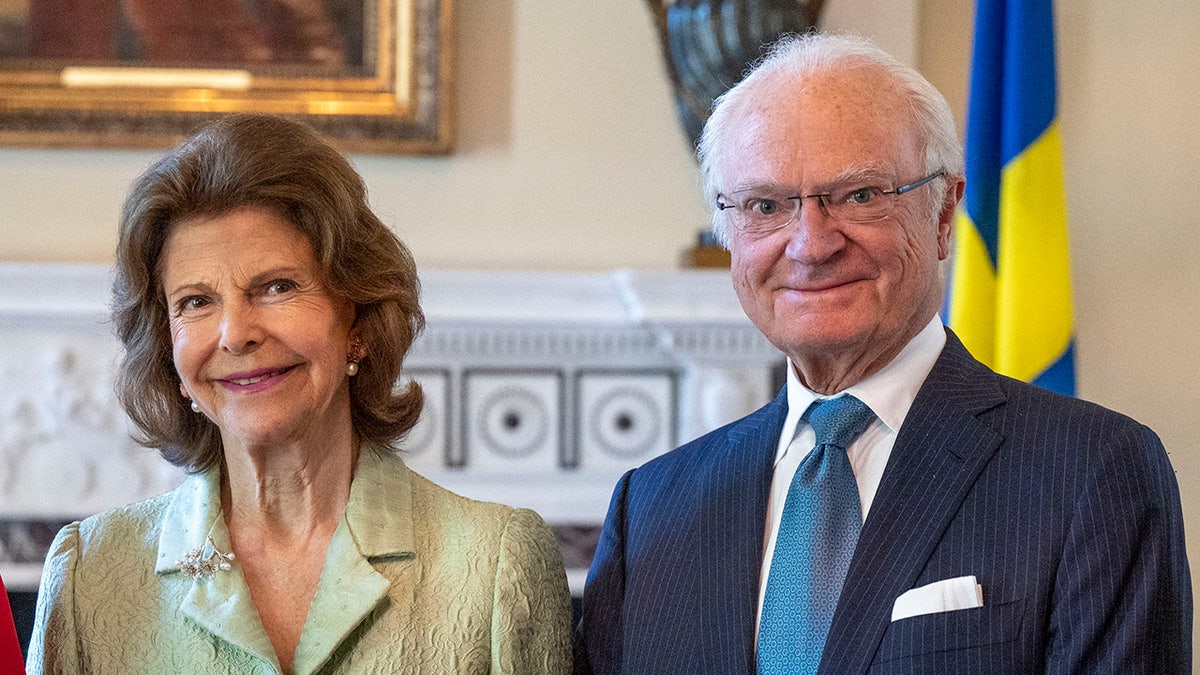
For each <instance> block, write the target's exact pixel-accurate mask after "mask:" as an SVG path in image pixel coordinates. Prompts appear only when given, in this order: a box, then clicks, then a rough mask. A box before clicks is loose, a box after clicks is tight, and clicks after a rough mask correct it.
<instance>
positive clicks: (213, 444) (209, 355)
mask: <svg viewBox="0 0 1200 675" xmlns="http://www.w3.org/2000/svg"><path fill="white" fill-rule="evenodd" d="M114 293H115V298H114V311H113V320H114V323H115V325H116V331H117V334H118V335H119V337H120V339H121V341H122V342H123V343H124V346H125V358H124V361H123V363H122V364H121V369H120V376H119V381H118V394H119V396H120V399H121V402H122V404H123V405H124V406H125V409H126V410H127V412H128V413H129V416H130V417H131V418H132V419H133V421H134V423H135V424H136V425H137V427H138V429H139V430H140V432H141V438H140V439H139V440H140V441H141V442H143V443H145V444H146V445H149V446H152V447H156V448H160V449H161V451H162V454H163V456H164V457H165V458H166V459H167V460H168V461H170V462H172V463H174V464H176V465H179V466H181V467H184V468H186V469H187V470H188V472H189V473H190V475H189V477H188V478H187V479H186V480H185V481H184V482H183V484H182V485H181V486H180V487H178V488H177V489H175V490H173V491H171V492H169V493H167V494H165V495H162V496H159V497H157V498H154V499H150V500H147V501H145V502H141V503H138V504H134V505H132V506H128V507H124V508H120V509H116V510H114V511H110V512H108V513H104V514H101V515H98V516H94V517H92V518H88V519H86V520H83V521H82V522H77V523H72V524H70V525H68V526H66V527H65V528H63V530H62V531H61V532H60V533H59V535H58V537H57V539H56V540H55V541H54V544H53V545H52V547H51V549H50V553H49V556H48V558H47V563H46V568H45V572H44V576H43V579H42V587H41V594H40V597H39V599H38V609H37V620H36V627H35V634H34V637H33V641H32V644H31V646H30V655H29V666H30V670H31V671H32V672H34V673H38V672H43V671H46V672H96V673H134V672H146V673H150V672H153V673H202V672H213V673H233V672H237V673H250V672H253V673H272V672H294V673H312V672H315V671H320V672H322V673H333V672H338V673H341V672H353V673H365V672H428V673H480V672H489V671H491V672H516V673H554V672H565V671H566V670H567V669H568V668H569V665H570V664H569V662H570V653H569V630H570V627H569V624H570V606H569V605H570V601H569V597H568V593H567V586H566V577H565V574H564V572H563V566H562V560H561V558H560V557H559V554H558V551H557V548H556V547H555V542H554V539H553V536H552V534H551V533H550V531H549V529H548V528H547V527H546V525H545V523H543V522H542V520H541V519H540V518H539V517H538V516H537V515H536V514H534V513H533V512H531V511H528V510H521V509H512V508H509V507H505V506H500V505H496V504H487V503H481V502H475V501H471V500H469V499H466V498H463V497H460V496H457V495H455V494H452V493H450V492H447V491H446V490H443V489H441V488H439V487H438V486H436V485H434V484H432V483H430V482H429V481H427V480H425V479H423V478H421V477H420V476H417V475H416V474H414V473H413V472H412V471H410V470H409V469H408V468H407V467H406V466H405V465H404V462H403V461H402V460H401V459H400V458H399V457H398V456H397V455H396V454H395V453H394V452H393V448H394V447H395V446H394V443H395V442H396V441H397V439H399V438H401V437H402V436H403V435H404V433H405V432H407V431H408V430H409V429H411V428H412V426H413V425H414V424H415V423H416V421H417V416H418V414H419V412H420V410H421V404H422V396H421V390H420V388H419V387H418V386H417V385H416V384H415V383H414V384H409V385H408V386H407V387H406V388H401V389H400V390H399V391H398V392H397V391H395V390H394V389H393V387H394V384H395V383H396V380H397V377H398V376H399V374H400V366H401V362H402V360H403V358H404V355H405V352H406V351H407V350H408V348H409V346H410V345H411V344H412V341H413V339H414V337H415V336H416V334H417V332H418V331H419V330H420V328H421V327H422V325H423V321H424V319H423V316H422V314H421V310H420V308H419V306H418V302H417V295H418V288H417V278H416V270H415V268H414V265H413V261H412V257H411V256H410V254H409V252H408V250H407V249H406V248H405V247H404V245H403V244H402V243H401V242H400V241H399V240H398V239H397V238H396V237H395V235H393V234H392V233H391V232H390V231H389V230H388V229H387V228H386V227H384V225H383V224H382V223H381V222H380V221H379V219H378V218H377V217H376V216H375V215H374V214H373V213H372V212H371V211H370V209H369V208H368V206H367V201H366V192H365V188H364V186H363V183H362V180H361V179H360V178H359V177H358V175H357V174H356V173H355V172H354V171H353V169H352V168H351V167H350V165H349V163H347V161H346V160H345V158H343V157H342V156H341V155H340V154H338V153H337V152H336V151H334V150H333V149H331V148H330V147H329V146H328V145H326V144H325V143H324V142H323V141H321V140H320V139H319V138H318V137H317V136H316V135H315V134H314V133H313V132H312V131H310V130H309V129H307V128H306V127H303V126H301V125H299V124H295V123H292V122H288V121H285V120H282V119H278V118H272V117H265V116H234V117H228V118H225V119H224V120H222V121H220V122H217V123H215V124H213V125H211V126H209V127H207V128H205V129H204V130H202V131H201V132H200V133H199V134H198V135H196V136H194V137H193V138H191V139H189V140H188V141H187V142H185V143H183V144H182V145H180V146H179V147H178V148H176V149H175V150H174V151H173V152H172V153H170V154H169V155H168V156H166V157H165V158H164V159H162V160H161V161H159V162H158V163H157V164H155V165H154V166H152V167H151V168H150V169H149V170H148V171H147V172H146V173H145V174H144V175H142V177H141V178H140V179H139V180H138V181H137V182H136V183H135V185H134V187H133V189H132V191H131V193H130V195H129V197H128V199H127V200H126V202H125V207H124V209H123V212H122V215H121V227H120V241H119V244H118V247H117V263H116V280H115V283H114Z"/></svg>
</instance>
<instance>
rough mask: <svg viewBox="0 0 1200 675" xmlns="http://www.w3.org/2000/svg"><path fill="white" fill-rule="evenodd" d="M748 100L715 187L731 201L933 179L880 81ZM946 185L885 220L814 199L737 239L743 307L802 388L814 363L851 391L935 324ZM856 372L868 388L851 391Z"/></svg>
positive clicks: (852, 75) (944, 245)
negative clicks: (771, 190)
mask: <svg viewBox="0 0 1200 675" xmlns="http://www.w3.org/2000/svg"><path fill="white" fill-rule="evenodd" d="M751 96H752V97H754V98H755V100H754V101H753V102H751V103H750V104H749V105H747V106H746V107H744V108H743V109H742V110H741V111H740V113H739V114H737V115H736V119H735V120H733V123H732V125H731V128H730V134H729V136H728V139H727V143H726V145H725V147H724V148H723V149H722V152H723V154H722V158H721V160H720V161H721V165H720V167H719V168H720V173H719V175H720V179H719V180H720V184H719V185H718V186H717V187H718V188H719V189H720V190H721V191H722V192H723V193H724V194H729V193H731V192H734V191H737V190H740V189H744V188H747V187H751V186H777V187H786V188H788V189H789V191H792V190H794V192H793V194H814V193H822V192H825V191H827V190H828V189H829V188H830V187H831V186H833V185H837V184H842V183H844V182H845V181H846V180H847V178H848V177H850V176H854V177H855V178H854V179H853V180H854V182H865V183H867V184H873V185H877V186H880V187H883V188H887V189H890V188H895V187H896V186H898V185H904V184H907V183H911V182H914V181H916V180H918V179H920V178H923V177H924V176H925V175H926V167H925V160H924V145H923V143H922V142H921V140H920V139H919V138H918V137H917V134H916V133H915V131H914V130H913V129H912V124H911V122H910V121H909V120H910V119H911V117H910V115H909V114H908V112H907V110H906V109H905V106H904V104H903V102H902V100H901V99H900V96H899V94H897V93H896V92H894V90H893V89H892V88H891V86H890V80H889V79H887V78H886V77H884V76H883V75H882V74H880V73H879V72H878V71H875V70H868V69H856V70H842V71H840V72H833V73H828V74H822V75H818V76H809V77H807V78H805V79H804V80H803V81H796V80H793V81H781V80H779V79H777V80H775V81H774V82H771V81H767V82H763V83H760V84H759V85H758V86H757V89H756V91H754V92H751ZM941 180H943V179H937V180H935V181H933V182H932V183H930V184H929V185H927V186H922V187H920V188H917V189H915V190H913V191H911V192H907V193H905V194H903V195H898V196H896V197H895V208H894V210H893V211H892V212H891V213H890V215H888V216H887V217H885V218H884V219H883V220H879V221H875V222H869V223H852V222H843V221H840V220H838V219H836V218H834V217H830V216H828V215H827V214H826V213H825V212H824V211H823V209H822V208H821V207H820V204H819V203H818V200H817V199H804V200H803V202H802V205H801V208H800V212H799V215H798V216H797V217H796V218H795V219H794V220H793V221H792V222H791V223H789V224H788V225H787V226H786V227H784V228H782V229H780V230H776V231H774V232H770V233H767V234H748V233H744V232H740V231H738V230H737V229H736V228H734V227H730V228H729V234H730V249H731V252H732V255H733V270H732V272H733V283H734V287H735V289H736V291H737V294H738V298H739V299H740V300H741V303H742V307H743V309H744V310H745V312H746V314H747V315H748V316H749V317H750V319H751V321H753V322H754V324H755V325H756V326H758V328H759V330H761V331H762V332H763V334H764V335H766V337H767V339H769V340H770V341H771V342H772V343H773V344H774V345H775V346H776V347H778V348H779V349H781V350H782V351H783V352H784V353H786V354H787V355H788V356H790V357H791V358H792V360H793V362H795V363H796V365H797V368H798V369H799V373H800V375H801V377H802V378H803V377H804V376H805V371H806V366H808V365H811V366H813V367H819V368H820V369H821V370H822V371H823V372H824V371H829V370H831V369H832V370H833V371H834V374H835V375H837V376H836V377H833V378H832V379H833V381H834V382H836V383H837V384H838V386H837V388H838V389H840V388H844V387H845V386H849V385H851V384H853V383H854V381H857V379H861V377H864V376H866V375H869V374H871V373H873V372H875V371H877V370H878V369H879V368H881V367H883V366H884V365H886V364H887V363H888V362H889V361H890V360H891V359H892V358H893V357H894V356H895V355H896V354H897V353H898V352H899V350H900V349H901V348H903V346H904V345H905V344H907V342H908V341H909V340H910V339H911V338H912V337H913V336H914V335H916V333H917V332H919V331H920V330H921V328H923V327H924V326H925V324H927V323H928V322H929V320H930V319H931V318H932V317H933V315H934V313H935V312H936V311H937V308H938V305H939V304H940V301H941V294H942V285H941V282H940V279H939V276H938V264H939V261H940V260H942V259H945V258H946V256H947V255H948V252H949V240H950V231H951V222H952V217H953V208H954V201H955V198H956V195H957V192H958V189H957V188H959V187H960V185H959V184H958V183H957V180H958V179H957V178H955V179H953V180H954V181H955V183H954V184H953V186H952V189H951V190H950V196H949V198H948V199H947V200H946V203H945V204H942V205H941V207H942V208H941V209H940V211H941V212H940V215H938V216H934V215H933V213H934V209H933V201H932V200H933V199H934V197H935V196H936V195H938V194H939V193H940V190H941V187H942V184H941V183H940V181H941ZM850 374H855V375H857V379H855V378H853V377H852V378H851V379H853V380H854V381H843V380H844V377H846V376H849V375H850ZM821 379H824V380H828V379H829V378H825V377H822V378H821ZM806 384H808V385H809V386H810V387H814V388H817V389H818V390H820V389H822V388H824V387H822V386H821V385H820V384H819V383H816V382H806Z"/></svg>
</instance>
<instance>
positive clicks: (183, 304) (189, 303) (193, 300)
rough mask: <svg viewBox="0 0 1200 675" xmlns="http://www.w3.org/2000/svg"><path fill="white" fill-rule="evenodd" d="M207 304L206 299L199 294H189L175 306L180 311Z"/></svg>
mask: <svg viewBox="0 0 1200 675" xmlns="http://www.w3.org/2000/svg"><path fill="white" fill-rule="evenodd" d="M207 304H208V299H207V298H205V297H203V296H200V295H189V296H188V297H186V298H183V299H181V300H180V301H179V303H178V304H177V305H176V307H177V308H178V309H179V311H181V312H186V311H188V310H191V309H200V308H201V307H204V306H205V305H207Z"/></svg>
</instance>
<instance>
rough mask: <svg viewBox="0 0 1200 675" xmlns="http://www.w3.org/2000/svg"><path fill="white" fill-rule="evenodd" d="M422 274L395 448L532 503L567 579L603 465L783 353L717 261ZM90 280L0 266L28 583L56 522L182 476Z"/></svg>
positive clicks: (0, 314)
mask: <svg viewBox="0 0 1200 675" xmlns="http://www.w3.org/2000/svg"><path fill="white" fill-rule="evenodd" d="M422 283H423V287H422V302H423V306H424V309H425V311H426V315H427V318H428V328H427V330H426V332H425V333H424V335H422V336H421V337H420V338H419V339H418V340H417V342H416V343H415V344H414V346H413V349H412V351H411V352H410V354H409V357H408V360H407V361H406V367H405V374H404V377H409V378H413V379H416V380H417V381H419V382H420V383H421V384H422V386H423V387H424V389H425V393H426V410H425V413H424V415H423V417H422V420H421V422H420V423H419V424H418V425H417V427H416V428H415V429H413V431H412V432H411V433H410V434H409V435H408V437H407V438H405V439H404V440H403V441H402V442H401V444H400V446H401V447H400V450H401V453H402V456H404V457H405V459H406V461H407V462H408V463H409V464H410V465H411V466H412V467H413V468H414V469H416V470H417V471H419V472H421V473H423V474H424V475H426V476H428V477H429V478H431V479H432V480H434V481H436V482H438V483H441V484H443V485H445V486H446V487H447V488H449V489H451V490H454V491H456V492H460V493H462V494H466V495H468V496H471V497H474V498H477V499H486V500H489V501H497V502H503V503H507V504H513V505H516V506H524V507H528V508H533V509H535V510H537V511H538V512H539V513H541V514H542V516H543V517H545V518H546V519H547V521H549V522H550V523H551V524H552V525H553V526H554V527H555V529H556V532H558V534H559V538H560V542H562V544H563V546H564V555H565V557H566V559H567V560H569V561H572V566H573V567H574V568H575V569H573V570H572V573H571V579H572V583H573V585H574V586H579V585H580V584H581V583H582V578H583V576H582V569H581V568H580V567H579V566H586V561H587V560H590V557H591V553H590V551H591V548H592V547H594V545H595V540H594V537H595V534H596V528H597V526H598V525H599V523H600V522H601V521H602V520H603V518H604V513H605V509H606V508H607V505H608V500H609V496H610V493H611V490H612V487H613V485H614V484H615V482H616V480H617V479H618V478H619V477H620V475H621V473H623V472H624V471H626V470H627V469H629V468H630V467H633V466H636V465H638V464H641V463H643V462H645V461H647V460H648V459H650V458H652V457H654V456H656V455H658V454H661V453H663V452H666V451H668V450H670V449H671V448H672V447H674V446H675V445H677V444H679V443H680V442H682V441H686V440H689V439H690V438H693V437H695V436H697V435H699V434H701V433H704V432H706V431H708V430H710V429H712V428H715V427H716V426H719V425H721V424H724V423H726V422H728V421H730V420H733V419H735V418H737V417H740V416H741V415H743V414H745V413H747V412H750V411H751V410H753V409H754V408H756V407H758V406H759V405H762V403H764V402H765V401H766V400H767V399H769V398H770V396H772V395H773V394H774V388H775V386H776V382H777V381H778V377H777V371H778V368H779V364H780V363H781V362H782V357H781V356H780V354H779V353H778V352H777V351H776V350H775V349H774V348H773V347H771V346H770V345H769V344H768V343H767V342H766V341H765V340H764V339H763V338H762V336H761V335H760V334H759V333H758V332H757V330H755V329H754V327H753V326H752V325H751V324H750V323H749V322H748V321H747V320H746V318H745V316H744V315H743V314H742V312H741V308H740V306H739V305H738V303H737V299H736V297H735V296H734V294H733V291H732V288H731V287H730V284H729V279H728V273H726V272H713V271H679V272H666V271H664V272H643V271H628V270H621V271H615V272H610V273H604V274H552V273H526V272H486V273H485V272H448V271H432V272H427V273H425V274H423V275H422ZM109 285H110V283H109V271H108V269H106V268H104V267H100V266H71V265H18V264H0V377H2V378H3V380H2V381H3V382H4V383H5V386H4V387H3V388H0V571H2V572H3V575H4V578H5V581H6V583H8V584H9V585H16V586H29V585H32V584H35V583H36V580H37V575H38V570H39V569H40V564H41V556H42V555H43V554H44V551H45V547H46V546H47V545H48V544H49V539H50V538H52V537H53V533H54V531H55V530H56V529H57V528H58V527H59V526H61V524H62V523H63V522H66V521H69V520H72V519H75V518H79V517H83V516H86V515H89V514H92V513H95V512H97V511H100V510H104V509H107V508H111V507H113V506H116V505H119V504H123V503H128V502H131V501H135V500H138V499H143V498H146V497H149V496H153V495H155V494H158V493H160V492H162V491H164V490H167V489H169V488H170V487H172V486H173V485H174V484H176V482H177V481H178V480H180V479H181V477H182V474H181V472H180V471H178V470H177V469H174V468H173V467H170V466H169V465H167V464H166V463H165V462H163V461H162V460H161V459H160V458H159V457H158V455H157V453H156V452H154V451H153V450H147V449H145V448H142V447H140V446H138V445H137V444H136V443H135V442H134V441H132V440H131V439H130V435H129V423H128V421H127V419H126V418H125V415H124V413H123V412H122V411H121V410H120V408H119V406H118V405H117V403H116V400H115V397H114V395H113V393H112V381H113V368H114V364H115V363H116V359H117V357H118V355H119V346H118V344H117V341H116V339H115V338H114V337H113V336H112V334H111V331H110V327H109V325H108V308H107V303H108V289H109ZM576 549H578V550H576ZM575 590H576V591H578V590H579V588H576V589H575Z"/></svg>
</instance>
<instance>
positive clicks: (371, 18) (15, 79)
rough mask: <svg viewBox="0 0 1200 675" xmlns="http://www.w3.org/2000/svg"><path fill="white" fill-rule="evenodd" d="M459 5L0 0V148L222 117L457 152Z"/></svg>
mask: <svg viewBox="0 0 1200 675" xmlns="http://www.w3.org/2000/svg"><path fill="white" fill-rule="evenodd" d="M451 33H452V26H451V0H171V1H170V2H163V0H0V144H4V145H19V146H42V147H101V148H120V147H125V148H128V147H167V146H169V145H172V144H174V143H176V142H178V141H179V140H181V139H182V138H184V137H186V136H187V135H188V134H190V133H191V132H192V131H194V130H195V129H196V128H197V127H198V126H200V125H201V124H203V123H204V122H206V121H208V120H210V119H212V118H214V117H215V116H219V115H222V114H229V113H234V112H263V113H273V114H278V115H284V116H287V117H291V118H294V119H299V120H302V121H304V122H307V123H309V124H310V125H312V126H313V127H315V128H316V129H317V130H318V131H320V132H321V133H322V134H324V135H325V136H326V137H327V138H329V139H330V140H331V141H332V142H334V143H336V144H337V145H339V146H340V147H341V148H342V149H343V150H346V151H351V152H369V153H404V154H425V153H445V152H449V151H450V149H451V147H452V141H453V138H452V125H451V121H452V117H451V112H452V110H451V101H450V97H451V83H452V82H451V81H452V78H451V68H452V61H453V58H452V57H453V55H452V53H451V38H452V35H451Z"/></svg>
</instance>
